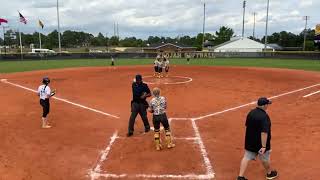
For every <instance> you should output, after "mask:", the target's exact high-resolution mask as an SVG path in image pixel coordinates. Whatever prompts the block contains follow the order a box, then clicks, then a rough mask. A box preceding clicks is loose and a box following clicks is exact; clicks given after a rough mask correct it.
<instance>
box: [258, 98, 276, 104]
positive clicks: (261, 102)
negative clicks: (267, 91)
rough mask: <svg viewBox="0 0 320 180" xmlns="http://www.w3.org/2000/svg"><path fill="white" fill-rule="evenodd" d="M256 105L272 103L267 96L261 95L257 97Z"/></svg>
mask: <svg viewBox="0 0 320 180" xmlns="http://www.w3.org/2000/svg"><path fill="white" fill-rule="evenodd" d="M257 104H258V106H264V105H267V104H272V101H271V100H269V99H268V98H266V97H261V98H259V99H258V103H257Z"/></svg>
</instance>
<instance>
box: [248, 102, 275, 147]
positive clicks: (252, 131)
mask: <svg viewBox="0 0 320 180" xmlns="http://www.w3.org/2000/svg"><path fill="white" fill-rule="evenodd" d="M246 127H247V128H246V138H245V149H246V150H248V151H251V152H258V151H259V150H260V149H261V147H262V144H261V133H262V132H265V133H268V138H267V144H266V150H267V151H268V150H270V148H271V145H270V140H271V121H270V118H269V116H268V114H267V113H266V112H265V111H264V110H263V109H260V108H258V107H257V108H255V109H253V110H251V111H250V112H249V114H248V116H247V120H246Z"/></svg>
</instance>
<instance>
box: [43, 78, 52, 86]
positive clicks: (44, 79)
mask: <svg viewBox="0 0 320 180" xmlns="http://www.w3.org/2000/svg"><path fill="white" fill-rule="evenodd" d="M42 83H43V84H45V85H48V84H49V83H50V79H49V77H48V76H46V77H44V78H43V79H42Z"/></svg>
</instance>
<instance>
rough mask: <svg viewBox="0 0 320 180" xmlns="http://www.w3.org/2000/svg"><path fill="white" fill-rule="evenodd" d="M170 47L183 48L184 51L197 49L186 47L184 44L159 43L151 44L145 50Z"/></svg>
mask: <svg viewBox="0 0 320 180" xmlns="http://www.w3.org/2000/svg"><path fill="white" fill-rule="evenodd" d="M168 45H171V46H175V47H177V48H181V49H183V48H195V47H190V46H186V45H183V44H173V43H157V44H151V45H150V46H148V47H145V48H144V49H159V48H161V47H164V46H168Z"/></svg>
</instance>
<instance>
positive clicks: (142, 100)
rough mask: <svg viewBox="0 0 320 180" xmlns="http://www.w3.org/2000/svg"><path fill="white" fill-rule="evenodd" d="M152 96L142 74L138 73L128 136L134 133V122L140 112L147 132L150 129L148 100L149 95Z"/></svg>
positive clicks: (133, 90) (134, 86)
mask: <svg viewBox="0 0 320 180" xmlns="http://www.w3.org/2000/svg"><path fill="white" fill-rule="evenodd" d="M150 96H151V92H150V89H149V87H148V85H147V84H145V83H143V81H142V76H141V75H140V74H138V75H136V78H135V81H134V82H133V83H132V101H131V116H130V119H129V127H128V134H127V136H128V137H130V136H132V135H133V131H134V123H135V120H136V117H137V115H138V114H140V116H141V119H142V121H143V124H144V128H145V132H149V131H150V125H149V121H148V117H147V109H148V107H149V104H148V102H147V101H146V99H147V97H150Z"/></svg>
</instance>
